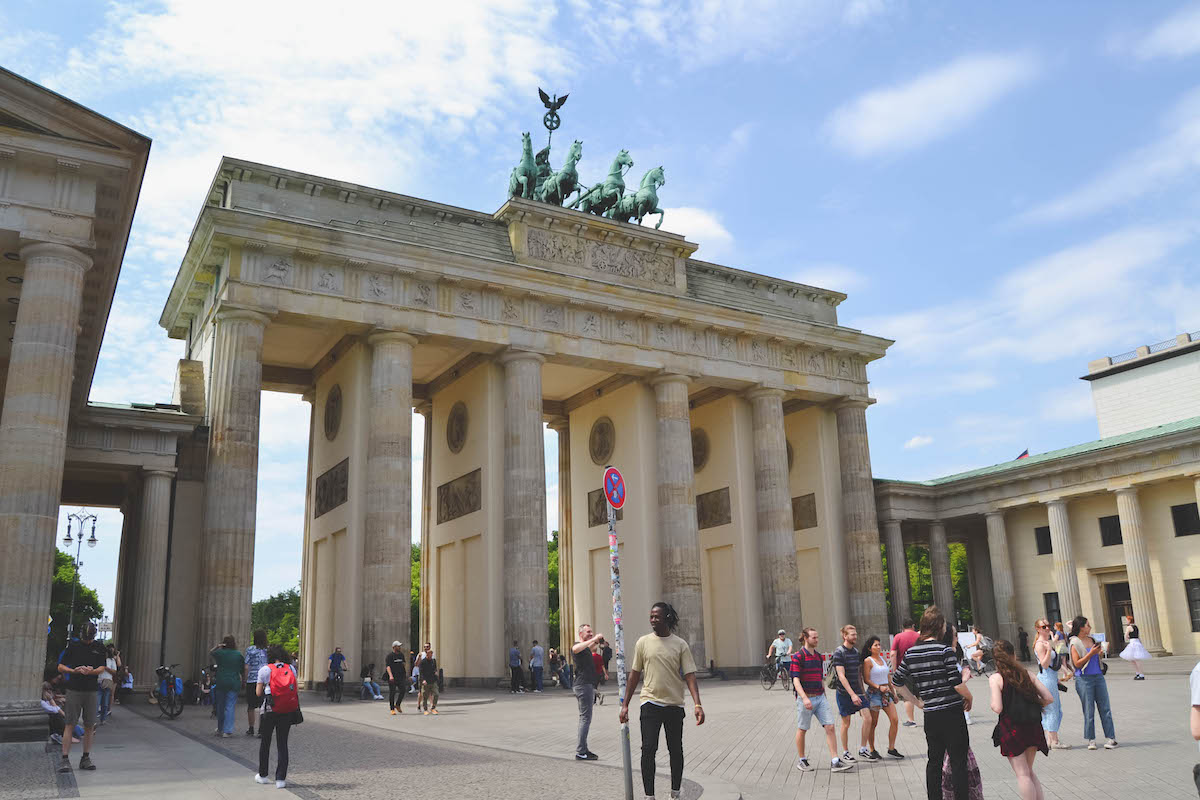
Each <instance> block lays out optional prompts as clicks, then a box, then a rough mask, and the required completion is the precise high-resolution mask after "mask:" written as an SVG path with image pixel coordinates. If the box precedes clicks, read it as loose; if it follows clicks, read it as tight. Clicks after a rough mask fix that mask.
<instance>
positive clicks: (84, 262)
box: [21, 242, 92, 272]
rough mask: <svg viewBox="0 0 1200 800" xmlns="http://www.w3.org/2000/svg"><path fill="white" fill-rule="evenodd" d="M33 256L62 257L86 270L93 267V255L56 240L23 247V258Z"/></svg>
mask: <svg viewBox="0 0 1200 800" xmlns="http://www.w3.org/2000/svg"><path fill="white" fill-rule="evenodd" d="M31 258H58V259H62V260H63V261H69V262H71V263H72V264H75V265H77V266H79V267H82V268H83V270H84V271H85V272H86V271H87V270H89V269H91V268H92V257H91V256H89V255H87V254H86V253H82V252H80V251H79V250H76V249H75V248H74V247H68V246H67V245H65V244H55V243H54V242H34V243H32V244H27V245H25V246H24V247H22V248H21V260H22V261H28V260H29V259H31Z"/></svg>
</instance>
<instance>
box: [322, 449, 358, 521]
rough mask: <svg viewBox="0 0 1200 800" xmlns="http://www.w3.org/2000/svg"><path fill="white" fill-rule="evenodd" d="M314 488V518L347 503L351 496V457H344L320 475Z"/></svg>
mask: <svg viewBox="0 0 1200 800" xmlns="http://www.w3.org/2000/svg"><path fill="white" fill-rule="evenodd" d="M313 490H314V491H313V495H314V498H313V499H314V500H315V501H316V502H315V503H313V508H314V511H313V519H317V518H318V517H321V516H322V515H324V514H326V513H328V512H330V511H332V510H333V509H335V508H337V507H338V506H340V505H342V504H343V503H345V502H346V500H347V499H348V498H349V496H350V491H349V490H350V459H348V458H345V459H342V460H341V461H340V462H338V463H337V464H335V465H334V466H332V467H330V468H329V470H328V471H326V472H325V473H323V474H321V475H319V476H318V477H317V480H316V485H315V486H314V487H313Z"/></svg>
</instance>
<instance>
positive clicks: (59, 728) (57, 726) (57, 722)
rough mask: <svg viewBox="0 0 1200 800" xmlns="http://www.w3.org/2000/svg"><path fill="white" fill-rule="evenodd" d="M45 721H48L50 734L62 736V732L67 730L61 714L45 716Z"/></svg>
mask: <svg viewBox="0 0 1200 800" xmlns="http://www.w3.org/2000/svg"><path fill="white" fill-rule="evenodd" d="M46 719H48V720H50V733H57V734H58V735H59V736H62V735H63V731H65V730H66V729H67V723H66V722H65V721H64V720H63V715H62V714H47V715H46Z"/></svg>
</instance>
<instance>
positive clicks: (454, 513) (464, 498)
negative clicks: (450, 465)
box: [437, 469, 483, 525]
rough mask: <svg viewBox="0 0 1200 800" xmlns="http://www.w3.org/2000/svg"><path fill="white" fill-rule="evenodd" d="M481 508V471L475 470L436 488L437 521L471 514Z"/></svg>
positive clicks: (448, 520) (440, 521) (439, 523)
mask: <svg viewBox="0 0 1200 800" xmlns="http://www.w3.org/2000/svg"><path fill="white" fill-rule="evenodd" d="M482 507H483V470H482V469H477V470H475V471H474V472H468V473H467V474H466V475H462V476H460V477H458V478H455V479H454V480H452V481H449V482H447V483H443V484H442V485H441V486H439V487H438V488H437V521H438V525H441V524H442V523H444V522H450V521H451V520H456V519H458V518H459V517H465V516H466V515H467V514H473V513H474V512H476V511H478V510H479V509H481V508H482Z"/></svg>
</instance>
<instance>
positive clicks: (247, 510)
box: [195, 309, 270, 674]
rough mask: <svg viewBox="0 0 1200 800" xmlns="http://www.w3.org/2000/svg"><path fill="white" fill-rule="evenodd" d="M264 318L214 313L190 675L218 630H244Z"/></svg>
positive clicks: (241, 638)
mask: <svg viewBox="0 0 1200 800" xmlns="http://www.w3.org/2000/svg"><path fill="white" fill-rule="evenodd" d="M269 321H270V320H269V318H268V317H267V316H266V315H265V314H260V313H258V312H256V311H246V310H241V309H225V310H222V311H219V312H217V319H216V323H215V324H216V340H215V342H214V346H213V355H212V377H211V379H210V382H209V409H210V411H209V434H208V472H207V480H206V483H207V486H206V487H205V491H204V533H203V544H202V547H203V553H204V559H203V560H202V561H201V565H200V566H201V574H200V599H199V601H198V603H197V605H196V635H197V642H196V660H197V664H196V665H195V666H196V667H197V668H196V670H195V671H196V673H197V674H199V672H200V670H199V666H200V665H201V664H203V663H204V662H205V661H207V659H208V653H209V650H211V649H212V647H213V646H214V645H216V644H219V643H220V641H221V639H222V637H224V636H226V635H233V636H234V637H235V638H236V639H237V642H238V647H239V648H240V647H244V646H245V644H246V639H247V637H248V636H249V635H250V595H251V589H252V586H253V582H254V514H255V509H256V506H257V502H258V426H259V411H260V409H261V407H262V347H263V333H264V332H265V331H266V327H267V323H268V322H269Z"/></svg>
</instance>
